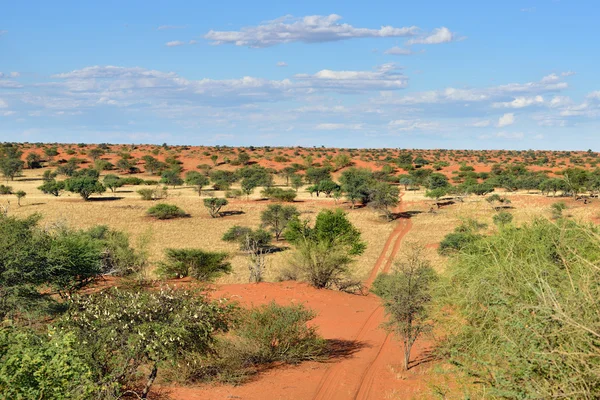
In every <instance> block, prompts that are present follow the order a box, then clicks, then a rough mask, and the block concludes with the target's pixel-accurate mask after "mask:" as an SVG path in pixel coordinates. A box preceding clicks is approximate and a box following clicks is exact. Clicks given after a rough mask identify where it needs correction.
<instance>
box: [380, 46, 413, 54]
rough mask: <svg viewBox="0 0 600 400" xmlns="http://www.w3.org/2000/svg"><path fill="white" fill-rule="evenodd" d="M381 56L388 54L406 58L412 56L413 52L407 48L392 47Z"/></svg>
mask: <svg viewBox="0 0 600 400" xmlns="http://www.w3.org/2000/svg"><path fill="white" fill-rule="evenodd" d="M383 54H390V55H393V56H408V55H411V54H414V52H413V51H412V50H411V49H409V48H407V47H398V46H394V47H392V48H390V49H387V50H386V51H384V52H383Z"/></svg>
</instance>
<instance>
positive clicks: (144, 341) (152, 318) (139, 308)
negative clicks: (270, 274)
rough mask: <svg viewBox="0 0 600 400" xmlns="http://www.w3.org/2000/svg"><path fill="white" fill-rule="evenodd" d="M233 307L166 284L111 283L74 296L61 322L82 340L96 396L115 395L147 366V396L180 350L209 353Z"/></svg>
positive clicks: (81, 348) (229, 321)
mask: <svg viewBox="0 0 600 400" xmlns="http://www.w3.org/2000/svg"><path fill="white" fill-rule="evenodd" d="M232 310H233V309H232V306H231V305H229V304H227V303H224V302H219V301H210V300H208V299H207V298H206V296H204V295H202V294H200V293H194V292H189V291H184V290H176V289H172V288H168V287H163V288H161V289H160V290H153V291H135V290H120V289H117V288H111V289H108V290H106V291H103V292H100V293H96V294H92V295H89V296H86V297H77V298H75V299H74V301H73V304H72V306H71V307H70V309H69V311H68V313H67V314H66V315H65V316H64V317H63V318H62V319H61V321H60V324H59V326H60V327H61V329H63V330H65V331H69V332H72V333H73V335H74V336H75V338H76V340H77V343H79V344H80V346H79V347H80V351H82V352H83V353H84V354H83V357H84V360H85V362H86V363H87V365H89V366H90V368H91V371H92V373H93V380H94V382H96V385H97V391H98V392H99V394H100V395H101V396H99V397H105V398H106V397H110V396H114V397H119V396H120V395H121V394H122V392H123V390H124V388H125V387H126V386H127V385H129V384H131V383H132V382H133V381H135V380H136V378H137V376H138V375H137V374H138V373H139V371H140V368H141V367H143V366H147V367H148V368H149V369H150V374H149V376H148V381H147V383H146V388H145V390H144V392H142V396H141V397H145V396H146V395H147V392H148V391H149V389H150V387H151V385H152V383H153V382H154V378H155V377H156V375H157V373H158V369H159V368H160V367H162V366H166V365H169V364H170V365H173V363H174V362H176V361H177V360H180V359H181V358H182V353H183V352H184V351H186V352H187V351H189V352H198V353H203V354H206V353H208V352H210V350H211V347H212V345H213V343H214V340H215V335H216V334H217V333H219V332H224V331H227V330H228V328H229V325H230V323H231V316H232Z"/></svg>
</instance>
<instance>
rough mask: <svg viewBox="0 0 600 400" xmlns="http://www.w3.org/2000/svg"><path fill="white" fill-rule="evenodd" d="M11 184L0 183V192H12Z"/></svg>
mask: <svg viewBox="0 0 600 400" xmlns="http://www.w3.org/2000/svg"><path fill="white" fill-rule="evenodd" d="M12 190H13V188H12V187H11V186H5V185H0V194H12Z"/></svg>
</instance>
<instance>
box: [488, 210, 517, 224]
mask: <svg viewBox="0 0 600 400" xmlns="http://www.w3.org/2000/svg"><path fill="white" fill-rule="evenodd" d="M493 220H494V224H496V225H498V226H504V225H507V224H510V223H511V222H512V220H513V215H512V214H511V213H509V212H506V211H501V212H499V213H498V214H496V215H494V217H493Z"/></svg>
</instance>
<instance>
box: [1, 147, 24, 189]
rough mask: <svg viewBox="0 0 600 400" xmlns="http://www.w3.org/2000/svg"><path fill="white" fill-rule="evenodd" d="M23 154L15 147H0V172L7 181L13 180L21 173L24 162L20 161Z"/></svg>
mask: <svg viewBox="0 0 600 400" xmlns="http://www.w3.org/2000/svg"><path fill="white" fill-rule="evenodd" d="M22 155H23V152H22V151H20V150H19V149H18V147H17V146H14V145H11V144H6V145H4V146H2V147H0V171H2V175H4V177H5V178H6V181H8V180H11V181H12V180H14V179H15V176H17V175H18V174H20V173H21V171H22V170H23V166H24V165H25V162H23V161H22V160H21V156H22Z"/></svg>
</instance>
